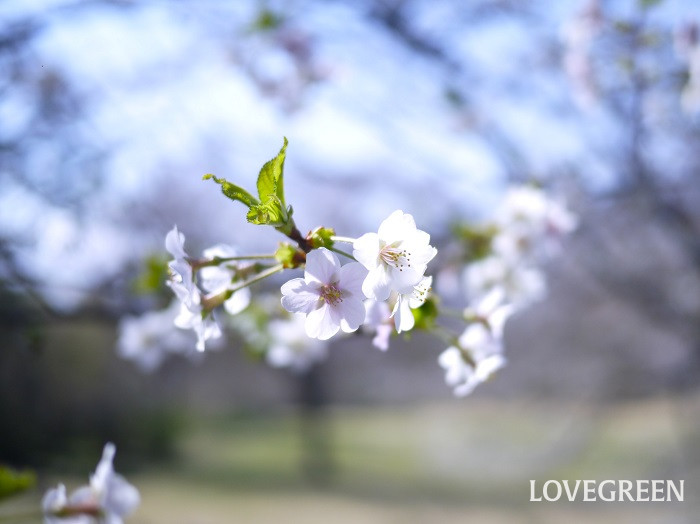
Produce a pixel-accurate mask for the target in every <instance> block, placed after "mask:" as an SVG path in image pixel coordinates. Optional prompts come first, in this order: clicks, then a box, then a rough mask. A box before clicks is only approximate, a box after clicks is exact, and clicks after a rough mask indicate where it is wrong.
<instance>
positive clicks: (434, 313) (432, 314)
mask: <svg viewBox="0 0 700 524" xmlns="http://www.w3.org/2000/svg"><path fill="white" fill-rule="evenodd" d="M411 313H413V318H414V319H415V321H416V323H415V326H414V327H415V329H432V328H433V327H434V326H435V321H436V319H437V317H438V313H439V310H438V307H437V304H436V303H435V300H434V299H433V298H432V297H429V298H428V299H427V300H426V301H425V302H424V303H423V305H422V306H421V307H419V308H417V309H412V310H411Z"/></svg>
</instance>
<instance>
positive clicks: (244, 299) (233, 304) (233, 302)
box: [224, 287, 250, 315]
mask: <svg viewBox="0 0 700 524" xmlns="http://www.w3.org/2000/svg"><path fill="white" fill-rule="evenodd" d="M248 304H250V289H248V288H247V287H244V288H243V289H240V290H238V291H236V292H235V293H234V294H233V295H231V298H229V299H228V300H227V301H226V302H224V309H225V310H226V311H227V312H228V314H229V315H237V314H238V313H240V312H241V311H243V310H244V309H245V308H247V307H248Z"/></svg>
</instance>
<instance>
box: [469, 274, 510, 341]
mask: <svg viewBox="0 0 700 524" xmlns="http://www.w3.org/2000/svg"><path fill="white" fill-rule="evenodd" d="M505 300H506V293H505V290H504V289H503V288H502V287H496V288H494V289H492V290H491V291H490V292H489V293H488V294H487V295H486V296H484V297H483V298H482V299H481V300H480V301H479V302H477V304H476V305H475V306H473V307H468V308H467V309H466V310H465V311H464V313H465V316H466V317H467V318H471V319H472V320H476V321H478V322H481V323H483V324H484V325H485V326H486V327H487V328H488V329H489V330H490V331H491V334H492V335H493V336H494V337H496V338H500V337H502V336H503V327H504V325H505V323H506V320H508V318H509V317H510V315H512V314H513V312H514V311H515V308H514V307H513V304H510V303H508V302H506V301H505Z"/></svg>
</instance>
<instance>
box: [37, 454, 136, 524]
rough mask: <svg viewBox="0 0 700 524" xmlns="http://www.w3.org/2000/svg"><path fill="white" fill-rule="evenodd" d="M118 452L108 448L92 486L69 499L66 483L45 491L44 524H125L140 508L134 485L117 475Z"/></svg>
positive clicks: (92, 478) (80, 489)
mask: <svg viewBox="0 0 700 524" xmlns="http://www.w3.org/2000/svg"><path fill="white" fill-rule="evenodd" d="M115 451H116V448H115V447H114V444H112V443H108V444H107V445H105V447H104V450H103V452H102V459H101V460H100V462H99V464H97V468H96V469H95V473H94V474H93V475H91V476H90V484H89V485H87V486H83V487H81V488H78V489H77V490H76V491H75V492H74V493H73V494H72V495H71V496H70V497H67V496H66V488H65V486H64V485H63V484H59V485H58V486H57V487H56V488H52V489H50V490H49V491H47V492H46V494H45V495H44V498H43V500H42V508H43V511H44V523H45V524H89V523H91V522H94V521H95V520H94V519H99V522H104V523H105V524H122V523H123V517H125V516H126V515H128V514H129V513H131V512H132V511H134V509H136V507H137V506H138V505H139V503H140V496H139V492H138V490H137V489H136V488H135V487H134V486H133V485H131V484H130V483H129V482H127V480H126V479H125V478H124V477H122V476H121V475H119V474H118V473H115V471H114V467H113V465H112V462H113V460H114V454H115Z"/></svg>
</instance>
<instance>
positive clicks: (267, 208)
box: [246, 195, 288, 227]
mask: <svg viewBox="0 0 700 524" xmlns="http://www.w3.org/2000/svg"><path fill="white" fill-rule="evenodd" d="M246 218H247V219H248V222H250V223H252V224H257V225H259V226H263V225H270V226H274V227H277V226H281V225H283V224H286V223H287V220H288V217H287V213H286V210H285V209H284V207H282V206H281V205H280V201H279V199H278V198H277V196H276V195H271V196H270V197H269V198H267V199H266V200H265V201H264V202H263V203H262V204H256V205H254V206H250V209H249V210H248V215H247V217H246Z"/></svg>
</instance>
